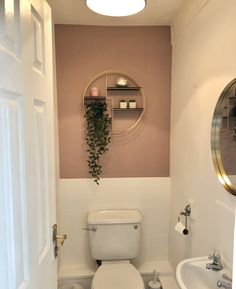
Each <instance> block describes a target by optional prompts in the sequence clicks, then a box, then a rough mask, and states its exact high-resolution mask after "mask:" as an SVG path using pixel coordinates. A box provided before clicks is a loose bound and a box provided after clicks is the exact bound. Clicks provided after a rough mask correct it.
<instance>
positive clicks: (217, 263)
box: [206, 252, 223, 271]
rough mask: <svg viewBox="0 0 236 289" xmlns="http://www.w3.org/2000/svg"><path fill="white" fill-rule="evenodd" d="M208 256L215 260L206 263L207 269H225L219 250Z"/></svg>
mask: <svg viewBox="0 0 236 289" xmlns="http://www.w3.org/2000/svg"><path fill="white" fill-rule="evenodd" d="M208 258H209V259H210V260H213V262H212V263H207V264H206V268H207V269H211V270H217V271H218V270H221V269H223V265H222V262H221V256H220V254H219V253H218V252H216V253H214V254H213V255H210V256H209V257H208Z"/></svg>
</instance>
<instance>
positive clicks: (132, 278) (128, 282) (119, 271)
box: [92, 263, 145, 289]
mask: <svg viewBox="0 0 236 289" xmlns="http://www.w3.org/2000/svg"><path fill="white" fill-rule="evenodd" d="M144 288H145V287H144V283H143V279H142V278H141V275H140V274H139V272H138V271H137V269H136V268H135V267H134V266H133V265H132V264H130V263H111V264H109V263H105V264H102V265H101V266H100V267H99V268H98V270H97V271H96V273H95V275H94V278H93V281H92V289H144Z"/></svg>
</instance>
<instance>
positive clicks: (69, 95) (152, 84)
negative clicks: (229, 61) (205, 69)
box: [56, 25, 171, 178]
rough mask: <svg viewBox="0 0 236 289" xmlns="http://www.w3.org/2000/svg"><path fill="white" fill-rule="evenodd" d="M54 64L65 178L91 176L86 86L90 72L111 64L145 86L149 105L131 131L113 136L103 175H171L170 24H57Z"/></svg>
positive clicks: (108, 66)
mask: <svg viewBox="0 0 236 289" xmlns="http://www.w3.org/2000/svg"><path fill="white" fill-rule="evenodd" d="M56 65H57V90H58V113H59V146H60V177H61V178H87V177H89V174H88V167H87V161H86V158H87V152H86V144H85V141H84V119H83V113H84V112H83V105H82V104H83V92H84V89H85V88H86V86H87V85H88V84H89V82H90V81H91V79H92V78H94V77H95V76H96V75H97V74H99V73H100V72H103V71H105V70H110V69H112V70H118V71H121V72H123V73H125V74H127V75H129V76H130V77H131V78H133V79H134V80H135V81H136V82H137V83H138V84H139V85H140V86H142V88H143V92H144V94H145V97H146V111H145V114H144V117H143V121H142V123H141V125H140V126H139V127H138V128H137V129H136V130H135V131H134V132H133V133H131V134H128V135H125V136H122V137H117V136H116V137H113V138H112V142H111V145H110V149H109V151H108V152H107V155H106V156H105V157H104V160H103V176H102V177H108V178H109V177H167V176H169V154H170V146H169V142H170V97H171V41H170V27H169V26H158V27H157V26H155V27H154V26H153V27H98V26H78V25H56Z"/></svg>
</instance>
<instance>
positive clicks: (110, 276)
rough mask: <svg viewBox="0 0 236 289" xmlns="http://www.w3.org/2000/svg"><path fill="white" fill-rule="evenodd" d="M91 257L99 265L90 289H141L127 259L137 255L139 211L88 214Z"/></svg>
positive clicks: (136, 274)
mask: <svg viewBox="0 0 236 289" xmlns="http://www.w3.org/2000/svg"><path fill="white" fill-rule="evenodd" d="M87 223H88V229H89V242H90V249H91V255H92V257H93V259H95V260H97V261H98V260H99V261H101V262H102V264H101V266H100V267H99V268H98V270H97V271H96V272H95V275H94V278H93V281H92V287H91V288H92V289H144V288H145V286H144V283H143V279H142V278H141V276H140V274H139V272H138V271H137V269H136V268H135V267H134V266H133V265H132V264H131V263H130V260H131V259H133V258H135V257H137V256H138V254H139V245H140V232H141V231H140V225H141V214H140V212H139V211H138V210H103V211H93V212H90V213H89V214H88V220H87Z"/></svg>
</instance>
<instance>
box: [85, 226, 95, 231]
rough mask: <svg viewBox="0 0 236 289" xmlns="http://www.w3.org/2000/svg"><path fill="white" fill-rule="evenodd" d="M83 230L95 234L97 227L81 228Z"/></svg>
mask: <svg viewBox="0 0 236 289" xmlns="http://www.w3.org/2000/svg"><path fill="white" fill-rule="evenodd" d="M83 230H86V231H93V232H96V231H97V227H91V228H89V227H86V228H83Z"/></svg>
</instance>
